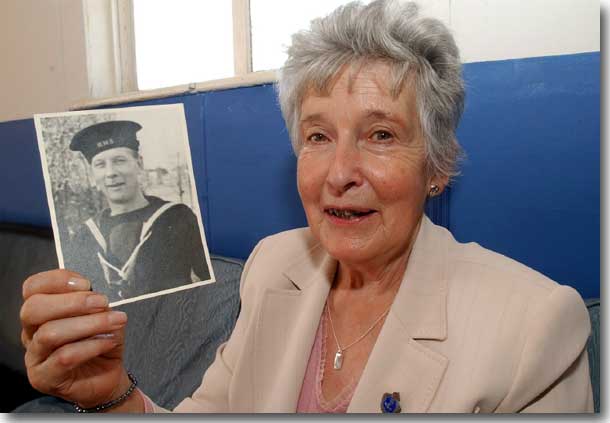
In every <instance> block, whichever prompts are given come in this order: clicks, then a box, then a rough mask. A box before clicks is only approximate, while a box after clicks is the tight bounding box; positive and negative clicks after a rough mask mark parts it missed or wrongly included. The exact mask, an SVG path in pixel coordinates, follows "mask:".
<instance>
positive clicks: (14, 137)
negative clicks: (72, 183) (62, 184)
mask: <svg viewBox="0 0 610 423" xmlns="http://www.w3.org/2000/svg"><path fill="white" fill-rule="evenodd" d="M0 222H13V223H24V224H30V225H34V226H44V227H48V226H51V217H50V215H49V208H48V206H47V194H46V191H45V188H44V179H43V177H42V166H41V164H40V154H39V153H38V143H37V141H36V129H35V128H34V121H33V120H32V119H25V120H17V121H12V122H3V123H0Z"/></svg>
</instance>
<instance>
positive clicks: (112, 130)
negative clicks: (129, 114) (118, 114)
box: [70, 120, 142, 163]
mask: <svg viewBox="0 0 610 423" xmlns="http://www.w3.org/2000/svg"><path fill="white" fill-rule="evenodd" d="M140 129H142V125H140V124H139V123H136V122H133V121H130V120H112V121H108V122H101V123H96V124H94V125H91V126H88V127H86V128H83V129H81V130H80V131H78V132H77V133H76V135H74V137H73V138H72V141H71V142H70V150H72V151H80V152H81V153H83V155H84V156H85V158H86V159H87V161H88V162H89V163H91V159H92V158H93V157H94V156H95V155H96V154H98V153H101V152H102V151H106V150H110V149H111V148H118V147H127V148H130V149H132V150H134V151H138V150H139V147H140V142H139V141H138V139H137V138H136V132H138V131H139V130H140Z"/></svg>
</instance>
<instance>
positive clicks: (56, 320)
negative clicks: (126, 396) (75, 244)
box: [21, 269, 129, 408]
mask: <svg viewBox="0 0 610 423" xmlns="http://www.w3.org/2000/svg"><path fill="white" fill-rule="evenodd" d="M90 287H91V285H90V283H89V281H87V280H86V279H84V278H83V277H82V276H80V275H79V274H77V273H74V272H71V271H68V270H61V269H58V270H52V271H49V272H43V273H38V274H36V275H33V276H30V277H29V278H28V279H27V280H26V281H25V282H24V283H23V299H24V303H23V306H22V307H21V325H22V331H21V341H22V343H23V345H24V346H25V349H26V353H25V365H26V368H27V373H28V378H29V380H30V383H31V384H32V386H33V387H34V388H36V389H37V390H39V391H41V392H43V393H46V394H50V395H53V396H57V397H60V398H63V399H65V400H67V401H72V402H76V403H78V404H79V405H80V406H81V407H84V408H89V407H94V406H96V405H99V404H103V403H106V402H108V401H111V400H113V399H115V398H118V397H119V396H120V395H121V394H123V393H124V392H125V391H126V390H127V388H128V387H129V379H128V378H127V374H126V372H125V370H124V368H123V360H122V354H123V345H124V333H125V332H124V328H125V325H126V323H127V315H126V314H125V313H123V312H118V311H112V310H110V308H109V307H108V299H107V298H106V297H105V296H103V295H101V294H98V293H95V292H92V291H90V290H89V289H90Z"/></svg>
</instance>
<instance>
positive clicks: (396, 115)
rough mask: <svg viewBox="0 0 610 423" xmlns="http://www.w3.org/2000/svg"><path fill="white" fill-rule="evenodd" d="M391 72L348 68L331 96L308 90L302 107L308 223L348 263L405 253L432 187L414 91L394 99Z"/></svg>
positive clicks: (301, 179)
mask: <svg viewBox="0 0 610 423" xmlns="http://www.w3.org/2000/svg"><path fill="white" fill-rule="evenodd" d="M388 75H389V67H388V66H387V65H386V64H383V63H380V62H377V63H373V64H369V65H366V66H364V67H362V68H358V69H356V68H355V67H352V68H350V67H345V68H344V69H343V70H342V71H341V73H340V74H339V75H338V77H337V79H336V82H335V84H334V86H333V87H332V90H331V92H330V95H328V96H321V95H319V94H316V93H314V92H312V91H310V92H309V93H308V94H307V95H306V96H305V98H304V100H303V103H302V107H301V117H300V121H299V130H300V134H301V137H302V140H303V147H302V150H301V152H300V154H299V158H298V167H297V178H298V188H299V193H300V195H301V200H302V201H303V206H304V208H305V213H306V215H307V220H308V222H309V226H310V227H311V230H312V231H313V233H314V235H315V236H316V237H317V238H318V239H319V240H320V242H321V243H322V244H323V246H324V247H325V248H326V250H327V251H328V253H329V254H330V255H331V256H333V257H334V258H335V259H337V260H339V261H340V262H343V263H345V264H347V263H354V264H357V263H358V264H366V263H367V262H370V263H371V264H373V263H381V264H383V263H384V262H389V261H390V260H392V259H394V258H396V257H399V256H401V254H405V252H406V251H407V249H408V247H409V244H410V241H411V239H412V237H414V236H415V235H416V229H417V226H418V222H419V219H420V217H421V215H422V213H423V209H424V202H425V200H426V196H427V194H428V192H429V190H430V185H431V184H433V183H434V184H436V185H439V187H440V188H441V189H442V188H444V185H445V182H446V181H440V180H438V179H436V178H431V177H428V176H427V175H426V172H425V144H424V139H423V136H422V131H421V128H420V123H419V118H418V114H417V109H416V99H415V93H414V90H412V89H408V88H405V89H403V90H402V92H401V93H400V95H399V96H398V97H397V98H393V97H392V95H391V93H390V89H389V87H388V84H387V82H386V81H388V79H389V78H388Z"/></svg>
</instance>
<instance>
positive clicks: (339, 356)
mask: <svg viewBox="0 0 610 423" xmlns="http://www.w3.org/2000/svg"><path fill="white" fill-rule="evenodd" d="M341 366H343V352H342V351H341V350H337V353H336V354H335V362H334V363H333V368H334V369H335V370H341Z"/></svg>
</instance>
